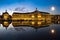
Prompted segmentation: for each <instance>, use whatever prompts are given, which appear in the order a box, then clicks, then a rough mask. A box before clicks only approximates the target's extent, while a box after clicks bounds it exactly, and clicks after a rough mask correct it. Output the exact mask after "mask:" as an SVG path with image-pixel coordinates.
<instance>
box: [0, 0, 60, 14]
mask: <svg viewBox="0 0 60 40" xmlns="http://www.w3.org/2000/svg"><path fill="white" fill-rule="evenodd" d="M52 6H55V8H56V10H55V11H54V14H59V13H60V0H0V11H3V10H6V9H8V10H11V11H13V10H14V9H15V8H18V7H20V8H24V10H25V9H26V10H29V11H32V10H35V8H38V10H40V11H45V12H49V13H51V10H50V8H51V7H52Z"/></svg>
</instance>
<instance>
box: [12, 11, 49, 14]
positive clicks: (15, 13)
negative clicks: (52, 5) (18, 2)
mask: <svg viewBox="0 0 60 40" xmlns="http://www.w3.org/2000/svg"><path fill="white" fill-rule="evenodd" d="M38 12H39V13H42V14H50V13H48V12H42V11H39V10H35V11H33V12H27V13H20V12H14V13H13V14H31V13H38Z"/></svg>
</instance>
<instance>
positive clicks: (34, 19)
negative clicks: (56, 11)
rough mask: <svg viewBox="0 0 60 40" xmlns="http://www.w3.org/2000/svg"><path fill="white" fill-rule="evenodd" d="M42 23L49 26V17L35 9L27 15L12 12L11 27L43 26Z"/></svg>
mask: <svg viewBox="0 0 60 40" xmlns="http://www.w3.org/2000/svg"><path fill="white" fill-rule="evenodd" d="M42 21H44V22H46V24H47V25H48V24H51V15H50V14H49V13H47V12H40V11H38V10H37V9H36V10H35V11H33V12H28V13H17V12H14V13H13V14H12V25H13V26H20V25H23V26H25V25H29V26H41V25H42V24H43V23H42Z"/></svg>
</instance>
